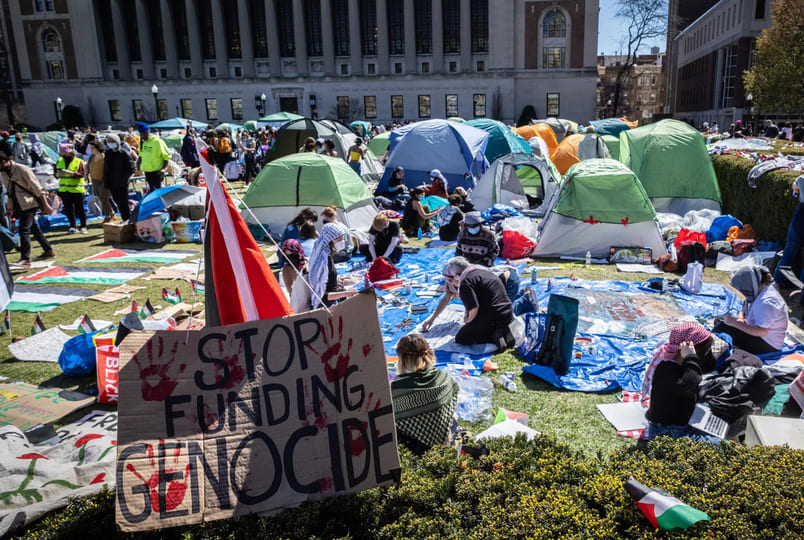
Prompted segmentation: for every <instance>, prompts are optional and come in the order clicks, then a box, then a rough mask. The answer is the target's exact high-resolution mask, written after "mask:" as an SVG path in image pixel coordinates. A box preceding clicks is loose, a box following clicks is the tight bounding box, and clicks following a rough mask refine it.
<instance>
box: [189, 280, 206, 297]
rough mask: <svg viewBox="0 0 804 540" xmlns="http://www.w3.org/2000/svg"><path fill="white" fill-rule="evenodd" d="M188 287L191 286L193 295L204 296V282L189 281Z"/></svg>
mask: <svg viewBox="0 0 804 540" xmlns="http://www.w3.org/2000/svg"><path fill="white" fill-rule="evenodd" d="M190 285H192V286H193V291H195V294H204V282H203V281H201V280H200V279H191V280H190Z"/></svg>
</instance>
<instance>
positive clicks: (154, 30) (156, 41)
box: [104, 0, 165, 60]
mask: <svg viewBox="0 0 804 540" xmlns="http://www.w3.org/2000/svg"><path fill="white" fill-rule="evenodd" d="M162 20H163V17H162V7H161V6H160V0H148V24H149V25H150V26H151V45H152V46H153V51H154V60H164V59H165V33H164V31H163V29H162ZM105 31H106V29H105V28H104V32H105Z"/></svg>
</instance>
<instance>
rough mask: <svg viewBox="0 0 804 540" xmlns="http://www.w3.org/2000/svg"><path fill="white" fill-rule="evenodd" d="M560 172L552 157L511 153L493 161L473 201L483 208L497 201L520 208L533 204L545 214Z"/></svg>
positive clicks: (479, 184)
mask: <svg viewBox="0 0 804 540" xmlns="http://www.w3.org/2000/svg"><path fill="white" fill-rule="evenodd" d="M560 182H561V174H559V172H558V171H557V170H556V168H555V167H554V166H553V164H552V163H551V162H550V159H549V158H546V157H543V156H536V155H534V154H508V155H506V156H502V157H501V158H499V159H497V160H496V161H494V163H492V164H491V166H490V167H489V170H487V171H486V172H485V174H483V176H482V177H481V178H480V180H478V181H477V187H475V189H474V191H472V201H473V202H474V203H475V206H476V207H477V208H478V209H480V210H485V209H486V208H491V207H492V206H493V205H495V204H497V203H502V204H505V205H508V206H513V207H515V208H520V209H528V208H531V202H533V203H534V204H533V206H534V207H535V208H533V210H534V213H535V217H542V216H543V215H544V212H545V210H546V207H547V204H545V203H547V202H548V201H550V200H551V199H552V198H553V195H554V194H555V193H556V192H557V191H558V188H559V183H560Z"/></svg>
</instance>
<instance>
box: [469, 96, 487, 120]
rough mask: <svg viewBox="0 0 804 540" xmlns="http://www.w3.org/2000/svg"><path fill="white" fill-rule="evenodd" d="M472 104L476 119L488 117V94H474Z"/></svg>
mask: <svg viewBox="0 0 804 540" xmlns="http://www.w3.org/2000/svg"><path fill="white" fill-rule="evenodd" d="M472 103H473V104H474V107H473V108H474V115H475V117H484V116H486V94H473V95H472Z"/></svg>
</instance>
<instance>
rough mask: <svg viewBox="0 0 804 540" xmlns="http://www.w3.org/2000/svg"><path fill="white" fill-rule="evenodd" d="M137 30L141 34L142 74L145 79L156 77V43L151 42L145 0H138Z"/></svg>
mask: <svg viewBox="0 0 804 540" xmlns="http://www.w3.org/2000/svg"><path fill="white" fill-rule="evenodd" d="M136 1H137V4H136V9H137V32H138V33H139V35H140V55H141V56H142V74H143V78H145V80H153V78H154V45H153V43H152V42H151V32H150V30H149V26H150V25H149V24H148V13H147V12H146V8H145V0H136Z"/></svg>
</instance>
